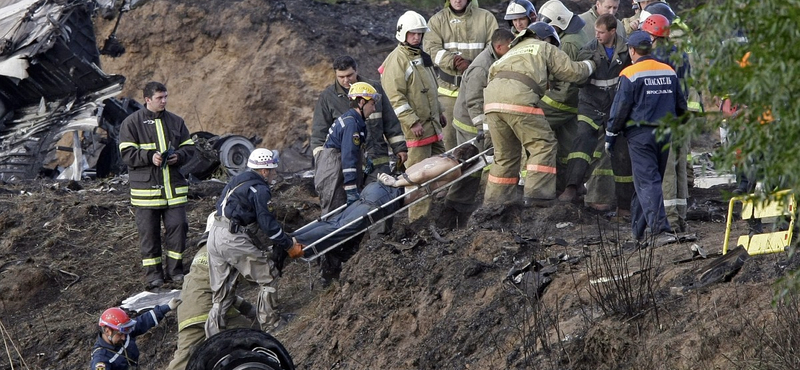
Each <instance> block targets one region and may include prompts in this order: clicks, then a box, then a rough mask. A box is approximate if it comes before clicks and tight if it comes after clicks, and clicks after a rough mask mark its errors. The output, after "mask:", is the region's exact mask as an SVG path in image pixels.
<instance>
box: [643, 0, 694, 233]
mask: <svg viewBox="0 0 800 370" xmlns="http://www.w3.org/2000/svg"><path fill="white" fill-rule="evenodd" d="M654 8H655V9H656V10H655V11H659V8H666V10H665V12H672V10H671V9H669V6H668V5H666V4H665V3H655V4H651V5H650V6H648V7H647V9H651V10H653V9H654ZM672 15H673V16H674V13H672ZM670 26H671V23H670V21H669V18H667V17H666V16H663V15H661V14H652V15H650V16H649V17H647V19H645V21H644V22H643V23H642V31H645V32H647V33H648V34H649V35H650V40H651V41H652V43H653V52H652V55H653V57H655V58H656V59H657V60H658V61H660V62H662V63H665V64H667V65H669V66H670V67H672V69H674V70H675V73H676V75H677V76H678V83H679V84H680V85H681V90H682V91H683V93H684V97H685V98H687V100H688V98H689V96H688V93H689V88H688V82H687V74H688V73H689V71H690V70H691V64H690V63H689V56H688V54H686V53H685V52H680V51H678V49H677V48H676V47H675V46H674V45H672V44H671V43H670V42H669V40H668V39H667V38H668V37H669V34H670ZM675 54H678V55H680V61H679V62H677V63H676V62H675V61H674V60H673V55H675ZM687 107H688V102H687ZM690 110H691V109H690ZM669 145H670V151H669V157H668V158H667V167H666V170H665V171H664V179H663V181H662V191H663V193H664V207H665V211H666V212H667V219H668V220H669V224H670V226H671V227H672V229H673V231H675V232H685V231H687V223H686V212H687V206H688V204H687V199H688V198H689V184H688V180H687V175H688V173H687V165H688V164H687V163H686V162H687V155H688V154H689V153H688V152H689V142H688V141H686V142H684V143H678V142H675V141H674V140H671V141H670V144H669Z"/></svg>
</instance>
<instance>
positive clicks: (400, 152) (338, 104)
mask: <svg viewBox="0 0 800 370" xmlns="http://www.w3.org/2000/svg"><path fill="white" fill-rule="evenodd" d="M333 71H334V73H335V74H336V79H335V81H334V82H333V83H332V84H330V85H328V87H326V88H325V90H323V91H322V93H321V94H320V95H319V99H318V100H317V105H316V107H315V108H314V119H313V121H312V124H311V125H312V128H311V147H312V148H313V153H314V156H315V157H316V156H317V154H318V153H319V152H321V151H322V148H323V145H325V139H326V138H327V137H328V130H329V129H330V128H331V125H332V124H333V122H334V121H335V120H336V119H337V118H339V116H341V115H342V114H344V113H345V112H347V110H349V109H350V98H348V96H347V93H348V92H349V91H350V86H351V85H352V84H354V83H356V82H366V83H368V84H370V85H372V87H374V88H375V90H377V91H378V93H379V94H380V95H381V96H382V98H381V100H380V102H379V103H380V104H377V105H376V106H375V112H374V113H372V114H371V115H369V117H367V119H366V123H367V139H366V141H365V143H364V151H365V152H366V155H367V158H366V161H367V163H366V165H365V170H364V175H366V179H365V183H370V182H372V181H375V180H376V179H377V177H376V176H377V175H378V174H379V173H389V171H390V169H389V155H388V153H389V148H390V147H391V150H392V152H393V153H394V154H395V155H396V156H397V164H396V166H401V165H402V164H403V163H404V162H405V161H406V159H408V148H407V147H406V141H405V137H403V130H402V129H400V121H398V120H397V116H396V115H395V114H394V110H393V109H392V105H391V104H390V103H389V99H385V97H386V94H385V93H384V92H383V88H382V87H381V85H379V84H378V82H377V81H370V80H367V79H365V78H362V77H361V76H360V75H359V74H358V63H356V60H355V59H353V58H352V57H350V56H340V57H337V58H336V59H334V61H333ZM387 143H388V145H387Z"/></svg>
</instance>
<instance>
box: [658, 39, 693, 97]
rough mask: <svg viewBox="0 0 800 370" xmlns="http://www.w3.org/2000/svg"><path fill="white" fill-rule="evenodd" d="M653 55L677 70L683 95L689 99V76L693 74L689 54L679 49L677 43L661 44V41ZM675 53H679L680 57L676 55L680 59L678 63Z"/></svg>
mask: <svg viewBox="0 0 800 370" xmlns="http://www.w3.org/2000/svg"><path fill="white" fill-rule="evenodd" d="M652 55H653V57H655V58H656V59H657V60H658V61H659V62H661V63H666V64H667V65H669V66H670V67H672V69H674V70H675V73H676V74H677V75H678V81H679V82H680V85H681V89H682V90H683V96H684V97H685V98H687V99H688V97H689V84H688V81H687V77H689V76H691V73H692V64H691V63H690V62H689V54H686V52H682V51H678V47H677V46H675V45H660V44H659V43H656V44H655V49H653V52H652ZM673 55H678V57H676V58H678V59H679V60H678V62H677V63H676V61H675V60H674V59H673Z"/></svg>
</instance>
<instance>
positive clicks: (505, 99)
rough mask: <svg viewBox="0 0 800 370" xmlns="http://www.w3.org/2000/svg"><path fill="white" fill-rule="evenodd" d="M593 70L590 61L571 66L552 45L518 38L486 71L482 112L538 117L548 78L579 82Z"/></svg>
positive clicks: (536, 40) (566, 57) (565, 57)
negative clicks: (534, 115)
mask: <svg viewBox="0 0 800 370" xmlns="http://www.w3.org/2000/svg"><path fill="white" fill-rule="evenodd" d="M527 32H528V31H527V30H526V31H523V33H527ZM593 70H594V65H593V63H592V62H591V61H582V62H573V61H572V60H571V59H570V57H569V56H568V55H567V54H566V53H564V52H563V51H561V50H559V49H558V48H557V47H555V46H554V45H552V44H550V43H548V42H545V41H541V40H539V39H536V38H535V37H531V36H530V35H521V36H520V37H517V38H516V39H515V40H514V41H513V42H512V46H511V49H510V50H509V51H508V52H507V53H506V54H505V55H503V57H502V58H500V59H498V60H497V62H495V63H494V64H492V66H491V68H489V84H488V85H486V89H485V90H484V94H483V97H484V102H485V106H484V112H485V113H489V112H504V113H512V114H518V115H525V114H541V109H538V108H536V107H537V105H538V104H539V100H540V99H541V97H542V95H543V94H544V91H545V88H546V86H547V77H548V75H552V76H555V78H557V79H559V80H561V81H568V82H582V81H583V80H585V79H586V77H588V76H589V75H590V74H592V71H593Z"/></svg>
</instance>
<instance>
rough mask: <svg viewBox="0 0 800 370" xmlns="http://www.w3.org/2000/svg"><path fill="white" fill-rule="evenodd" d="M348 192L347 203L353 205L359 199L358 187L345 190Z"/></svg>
mask: <svg viewBox="0 0 800 370" xmlns="http://www.w3.org/2000/svg"><path fill="white" fill-rule="evenodd" d="M344 192H345V193H347V205H348V206H349V205H351V204H353V203H355V202H356V201H357V200H358V197H359V195H358V189H347V190H345V191H344Z"/></svg>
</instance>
